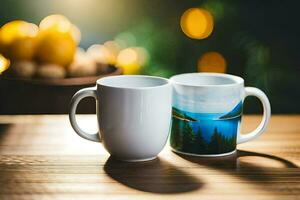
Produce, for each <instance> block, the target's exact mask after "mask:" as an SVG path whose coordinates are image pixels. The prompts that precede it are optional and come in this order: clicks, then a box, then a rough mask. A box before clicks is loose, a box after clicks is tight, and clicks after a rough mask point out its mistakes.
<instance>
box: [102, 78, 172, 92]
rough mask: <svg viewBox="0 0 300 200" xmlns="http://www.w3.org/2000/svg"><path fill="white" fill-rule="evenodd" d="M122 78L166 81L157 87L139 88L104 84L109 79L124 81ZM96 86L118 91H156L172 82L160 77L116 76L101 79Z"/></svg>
mask: <svg viewBox="0 0 300 200" xmlns="http://www.w3.org/2000/svg"><path fill="white" fill-rule="evenodd" d="M122 78H147V79H156V80H162V81H164V82H163V83H162V84H158V85H155V86H143V87H139V86H135V87H133V86H131V87H130V86H124V85H118V86H114V85H111V84H108V83H104V81H107V80H108V79H122ZM96 84H97V85H99V86H105V87H109V88H118V89H130V90H149V89H156V88H160V87H165V86H168V85H170V84H171V83H170V80H169V79H167V78H163V77H159V76H148V75H116V76H106V77H103V78H100V79H98V80H97V81H96Z"/></svg>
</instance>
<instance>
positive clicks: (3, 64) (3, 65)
mask: <svg viewBox="0 0 300 200" xmlns="http://www.w3.org/2000/svg"><path fill="white" fill-rule="evenodd" d="M9 66H10V61H9V60H8V59H6V58H5V57H4V56H2V55H1V54H0V74H2V72H4V71H5V70H7V69H8V68H9Z"/></svg>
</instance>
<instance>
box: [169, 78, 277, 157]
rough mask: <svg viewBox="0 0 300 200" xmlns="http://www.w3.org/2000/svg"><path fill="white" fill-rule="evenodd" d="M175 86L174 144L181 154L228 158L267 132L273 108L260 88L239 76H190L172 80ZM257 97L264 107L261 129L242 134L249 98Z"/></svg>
mask: <svg viewBox="0 0 300 200" xmlns="http://www.w3.org/2000/svg"><path fill="white" fill-rule="evenodd" d="M170 80H171V83H172V85H173V103H172V128H171V136H170V144H171V147H172V150H173V151H175V152H177V153H182V154H188V155H197V156H224V155H229V154H231V153H234V152H235V151H236V145H237V144H240V143H243V142H247V141H249V140H252V139H254V138H256V137H257V136H259V135H260V134H262V133H263V132H264V130H265V129H266V127H267V125H268V122H269V119H270V115H271V107H270V102H269V100H268V98H267V96H266V95H265V94H264V93H263V92H262V91H261V90H259V89H257V88H253V87H244V80H243V79H242V78H240V77H238V76H233V75H229V74H218V73H189V74H180V75H175V76H173V77H171V79H170ZM247 96H255V97H257V98H258V99H259V100H260V101H261V102H262V105H263V117H262V121H261V123H260V124H259V126H258V127H257V128H256V129H255V130H254V131H252V132H250V133H247V134H241V133H240V124H241V118H242V110H243V102H244V99H245V97H247Z"/></svg>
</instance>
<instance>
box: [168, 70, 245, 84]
mask: <svg viewBox="0 0 300 200" xmlns="http://www.w3.org/2000/svg"><path fill="white" fill-rule="evenodd" d="M189 75H197V76H206V77H223V78H227V79H230V80H232V81H233V83H228V84H192V83H182V82H180V81H178V80H175V78H178V77H180V76H189ZM187 79H188V78H187ZM169 80H170V81H171V83H172V84H176V85H181V86H187V87H231V86H236V85H244V79H243V78H242V77H239V76H235V75H232V74H223V73H212V72H193V73H183V74H177V75H174V76H172V77H170V79H169Z"/></svg>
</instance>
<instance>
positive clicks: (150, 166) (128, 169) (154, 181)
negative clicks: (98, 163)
mask: <svg viewBox="0 0 300 200" xmlns="http://www.w3.org/2000/svg"><path fill="white" fill-rule="evenodd" d="M104 170H105V172H106V173H107V174H108V175H109V176H110V177H111V178H113V179H115V180H116V181H118V182H120V183H122V184H124V185H126V186H128V187H131V188H134V189H137V190H141V191H145V192H152V193H183V192H189V191H192V190H197V189H199V188H201V187H202V186H203V183H202V182H201V180H199V179H198V178H195V177H193V176H191V175H189V174H187V173H185V172H183V171H181V170H180V169H178V168H176V167H175V166H173V165H171V164H170V163H168V162H167V161H164V160H162V159H159V158H157V159H155V160H153V161H148V162H141V163H130V162H122V161H117V160H115V159H113V158H112V157H110V158H109V159H108V160H107V161H106V163H105V166H104Z"/></svg>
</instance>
